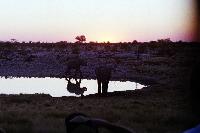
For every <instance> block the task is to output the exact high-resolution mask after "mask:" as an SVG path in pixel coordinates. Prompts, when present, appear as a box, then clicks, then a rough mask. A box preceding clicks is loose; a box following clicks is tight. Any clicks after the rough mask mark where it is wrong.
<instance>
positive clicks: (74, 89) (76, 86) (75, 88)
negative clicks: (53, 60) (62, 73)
mask: <svg viewBox="0 0 200 133" xmlns="http://www.w3.org/2000/svg"><path fill="white" fill-rule="evenodd" d="M66 80H67V81H68V84H67V90H68V91H69V92H70V93H75V94H76V95H81V96H83V93H84V92H85V91H87V88H86V87H82V88H81V87H80V85H81V79H79V81H78V79H75V81H76V83H72V82H71V79H70V78H69V79H68V78H66Z"/></svg>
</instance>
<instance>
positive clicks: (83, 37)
mask: <svg viewBox="0 0 200 133" xmlns="http://www.w3.org/2000/svg"><path fill="white" fill-rule="evenodd" d="M75 39H76V40H77V42H78V43H83V42H85V41H86V37H85V36H84V35H81V36H77V37H76V38H75Z"/></svg>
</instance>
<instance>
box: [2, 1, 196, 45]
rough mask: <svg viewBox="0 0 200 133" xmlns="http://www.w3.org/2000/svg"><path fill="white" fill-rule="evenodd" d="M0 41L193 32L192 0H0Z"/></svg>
mask: <svg viewBox="0 0 200 133" xmlns="http://www.w3.org/2000/svg"><path fill="white" fill-rule="evenodd" d="M0 6H1V10H0V40H2V41H7V40H10V39H11V38H15V39H17V40H19V41H48V42H57V41H70V42H74V41H75V39H74V38H75V36H77V35H82V34H83V35H85V36H86V38H87V42H89V41H99V42H102V41H111V42H120V41H122V42H123V41H133V40H138V41H150V40H157V39H160V38H171V39H172V40H173V41H178V40H183V41H191V40H192V37H193V36H194V33H193V32H194V18H195V15H194V10H193V9H194V7H193V6H194V2H193V0H0Z"/></svg>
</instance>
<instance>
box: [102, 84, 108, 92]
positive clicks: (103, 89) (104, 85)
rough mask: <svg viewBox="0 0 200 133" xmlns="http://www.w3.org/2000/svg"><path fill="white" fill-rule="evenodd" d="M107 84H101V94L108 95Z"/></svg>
mask: <svg viewBox="0 0 200 133" xmlns="http://www.w3.org/2000/svg"><path fill="white" fill-rule="evenodd" d="M108 83H109V82H103V85H102V91H103V94H106V93H108Z"/></svg>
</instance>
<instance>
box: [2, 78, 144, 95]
mask: <svg viewBox="0 0 200 133" xmlns="http://www.w3.org/2000/svg"><path fill="white" fill-rule="evenodd" d="M68 82H69V81H67V80H66V79H65V78H62V79H60V78H49V77H47V78H5V77H2V78H0V94H35V93H43V94H50V95H51V96H53V97H61V96H77V95H76V93H77V92H76V93H75V92H74V91H73V93H70V91H71V90H70V91H68V90H67V89H68ZM70 82H71V83H74V84H76V80H74V79H71V80H70ZM84 87H86V88H87V91H84V95H89V94H95V93H97V91H98V87H97V81H96V80H87V79H83V80H81V83H80V88H84ZM143 87H144V85H141V84H139V83H135V82H130V81H126V82H120V81H110V82H109V87H108V92H114V91H125V90H135V89H141V88H143ZM71 92H72V91H71ZM80 95H81V93H78V96H80Z"/></svg>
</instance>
